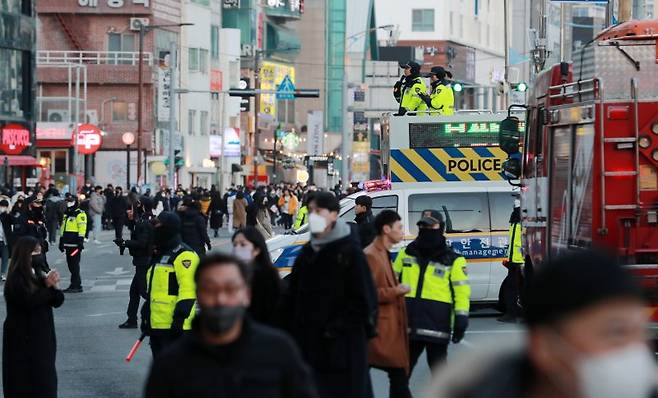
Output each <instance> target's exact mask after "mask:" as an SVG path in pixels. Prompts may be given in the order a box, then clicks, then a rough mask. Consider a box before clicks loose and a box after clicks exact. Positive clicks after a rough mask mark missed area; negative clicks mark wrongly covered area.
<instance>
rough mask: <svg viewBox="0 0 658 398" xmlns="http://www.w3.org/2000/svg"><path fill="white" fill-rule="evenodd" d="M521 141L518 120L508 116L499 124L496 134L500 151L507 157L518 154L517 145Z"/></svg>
mask: <svg viewBox="0 0 658 398" xmlns="http://www.w3.org/2000/svg"><path fill="white" fill-rule="evenodd" d="M520 141H521V132H520V131H519V119H518V118H516V117H514V116H510V117H508V118H506V119H504V120H503V121H502V122H500V130H499V133H498V142H499V144H500V149H502V150H503V151H504V152H505V153H507V154H508V155H514V154H515V153H518V152H519V143H520Z"/></svg>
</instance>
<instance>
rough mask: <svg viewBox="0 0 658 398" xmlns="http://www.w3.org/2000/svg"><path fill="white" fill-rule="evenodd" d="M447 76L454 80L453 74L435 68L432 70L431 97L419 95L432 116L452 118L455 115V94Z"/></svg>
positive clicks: (440, 68)
mask: <svg viewBox="0 0 658 398" xmlns="http://www.w3.org/2000/svg"><path fill="white" fill-rule="evenodd" d="M446 76H447V77H449V78H451V79H452V73H450V72H448V71H446V70H445V69H443V67H442V66H435V67H433V68H432V69H431V70H430V73H429V78H430V82H431V90H430V95H427V94H419V95H420V97H421V98H422V99H423V101H424V102H425V104H426V105H427V108H428V109H429V110H430V114H431V115H440V116H450V115H453V114H454V113H455V94H454V92H453V91H452V86H451V85H450V82H449V81H448V80H447V79H446Z"/></svg>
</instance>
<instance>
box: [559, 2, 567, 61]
mask: <svg viewBox="0 0 658 398" xmlns="http://www.w3.org/2000/svg"><path fill="white" fill-rule="evenodd" d="M566 14H567V12H566V9H565V8H564V4H560V62H564V61H566V58H565V56H564V55H565V52H566V50H565V49H566V47H567V43H566V31H565V29H566V28H567V25H566V23H565V19H566Z"/></svg>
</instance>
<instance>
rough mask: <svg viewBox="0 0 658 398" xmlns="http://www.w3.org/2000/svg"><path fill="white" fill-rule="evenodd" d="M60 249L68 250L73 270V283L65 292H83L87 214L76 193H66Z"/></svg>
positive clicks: (69, 264) (69, 263)
mask: <svg viewBox="0 0 658 398" xmlns="http://www.w3.org/2000/svg"><path fill="white" fill-rule="evenodd" d="M61 231H62V232H61V236H60V238H59V251H61V252H66V264H67V265H68V267H69V271H70V272H71V285H70V286H69V287H68V288H67V289H65V290H64V293H82V280H81V278H80V258H81V256H82V250H84V248H85V246H84V240H85V234H86V233H87V214H85V212H84V211H82V210H80V207H79V206H78V199H77V198H76V197H75V195H71V194H66V212H65V213H64V218H63V220H62V227H61Z"/></svg>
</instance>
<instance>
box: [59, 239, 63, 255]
mask: <svg viewBox="0 0 658 398" xmlns="http://www.w3.org/2000/svg"><path fill="white" fill-rule="evenodd" d="M58 248H59V251H60V252H62V253H64V242H62V240H61V239H60V240H59V246H58Z"/></svg>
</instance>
